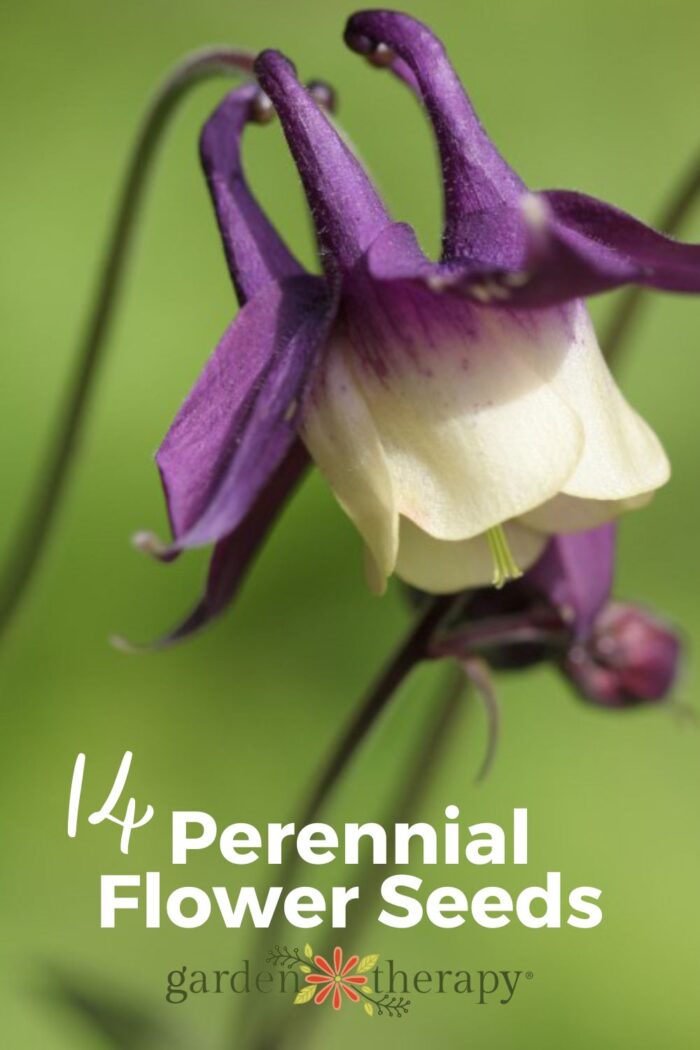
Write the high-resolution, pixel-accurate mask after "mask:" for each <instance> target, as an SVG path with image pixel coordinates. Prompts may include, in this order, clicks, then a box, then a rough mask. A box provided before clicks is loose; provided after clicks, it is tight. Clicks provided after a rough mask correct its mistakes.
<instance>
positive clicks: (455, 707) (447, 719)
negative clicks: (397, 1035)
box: [251, 665, 467, 1050]
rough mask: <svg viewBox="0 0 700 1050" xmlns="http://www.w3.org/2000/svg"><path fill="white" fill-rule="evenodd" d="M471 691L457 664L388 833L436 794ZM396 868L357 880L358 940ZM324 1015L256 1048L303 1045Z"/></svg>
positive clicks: (303, 1014) (277, 1031) (283, 1028)
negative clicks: (311, 1027) (303, 1038)
mask: <svg viewBox="0 0 700 1050" xmlns="http://www.w3.org/2000/svg"><path fill="white" fill-rule="evenodd" d="M466 687H467V678H466V675H465V674H464V671H463V669H462V668H461V667H460V666H454V665H451V666H450V667H449V671H448V676H447V681H446V682H442V683H441V686H440V692H439V695H438V696H437V697H436V698H435V700H434V704H433V707H434V717H433V718H431V721H430V725H429V727H428V729H427V732H425V733H421V737H420V740H419V742H418V745H417V746H416V747H415V749H414V752H413V754H412V755H411V756H410V757H409V760H408V762H407V766H406V770H405V772H404V774H403V776H402V779H401V782H400V784H399V785H398V787H397V790H396V792H395V795H394V797H393V799H392V800H391V803H390V804H389V805H388V806H387V810H386V814H385V818H384V820H383V822H382V823H383V826H384V827H386V828H387V829H392V832H393V829H394V828H395V825H396V824H398V823H399V822H400V821H402V820H405V821H409V820H410V819H411V816H412V814H413V813H414V812H415V810H416V807H417V806H418V805H419V804H420V802H421V800H422V799H423V798H425V796H426V794H427V793H428V791H429V790H430V786H431V784H432V782H433V779H434V777H435V774H436V772H437V771H438V770H439V768H440V764H441V761H442V758H443V756H444V753H445V750H446V748H447V746H448V744H449V742H450V741H451V740H452V738H453V735H454V731H455V724H456V722H457V718H458V715H459V714H460V712H461V711H463V710H464V709H465V703H464V694H465V689H466ZM392 841H393V840H392ZM389 855H391V847H389ZM390 868H391V865H390V864H389V863H387V864H383V865H376V866H375V865H373V864H372V863H371V861H366V862H365V863H364V864H363V865H362V867H361V869H360V871H359V873H358V874H357V876H356V879H355V881H356V882H357V885H358V886H360V888H361V892H362V897H361V900H360V901H359V902H358V904H360V905H362V906H361V907H359V908H358V909H356V910H355V912H354V913H353V921H352V923H351V928H352V934H353V936H354V937H357V932H358V930H359V929H360V928H361V927H362V924H363V922H364V921H366V919H367V916H368V915H369V913H370V908H369V903H370V901H371V900H372V899H373V898H374V896H375V895H376V893H377V891H378V888H379V886H380V885H381V883H382V881H383V880H384V879H385V878H386V876H387V872H388V871H389V870H390ZM349 928H350V926H349ZM331 947H332V946H331V945H330V943H329V944H328V945H326V946H325V947H324V948H322V950H321V954H322V955H323V954H326V955H327V954H329V952H330V950H331ZM318 1014H319V1012H318V1011H310V1010H304V1011H298V1012H297V1013H296V1014H294V1015H293V1018H292V1023H290V1019H289V1015H288V1014H285V1020H284V1021H283V1022H282V1023H279V1021H278V1020H277V1019H275V1020H273V1021H271V1022H270V1023H269V1024H268V1025H266V1026H265V1028H264V1030H263V1031H261V1033H260V1034H259V1035H258V1037H257V1038H255V1039H254V1041H253V1042H252V1044H251V1045H252V1050H283V1047H284V1046H286V1044H287V1041H288V1037H289V1036H292V1038H293V1039H295V1040H296V1041H299V1034H300V1030H302V1029H303V1031H304V1032H306V1031H307V1030H308V1027H309V1023H313V1022H314V1021H316V1020H317V1019H318Z"/></svg>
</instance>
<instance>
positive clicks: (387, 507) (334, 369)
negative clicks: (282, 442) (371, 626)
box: [301, 353, 399, 593]
mask: <svg viewBox="0 0 700 1050" xmlns="http://www.w3.org/2000/svg"><path fill="white" fill-rule="evenodd" d="M301 436H302V438H303V440H304V442H305V444H306V446H307V448H308V449H309V452H310V453H311V456H312V457H313V459H314V460H315V462H316V464H317V466H318V468H319V470H321V472H322V473H323V474H324V475H325V476H326V478H327V479H328V481H329V482H330V485H331V487H332V489H333V492H334V494H335V496H336V498H337V500H338V502H339V503H340V505H341V506H342V508H343V510H344V511H345V512H346V514H347V515H348V517H349V518H350V520H351V521H352V522H353V524H354V525H355V527H356V528H357V530H358V532H359V533H360V535H361V536H362V538H363V539H364V541H365V543H366V544H367V547H368V548H369V551H370V553H371V561H370V563H369V565H368V579H369V582H370V586H371V587H372V589H373V590H376V591H377V592H379V593H381V592H382V591H383V590H384V589H385V587H386V578H387V577H388V576H390V575H391V574H392V572H393V571H394V565H395V563H396V552H397V550H398V535H399V519H398V511H397V509H396V505H395V500H394V493H393V485H392V479H391V474H390V471H389V463H388V462H387V458H386V456H385V454H384V449H383V448H382V445H381V442H380V439H379V434H378V432H377V428H376V426H375V424H374V420H373V419H372V416H371V415H370V413H369V411H368V408H367V403H366V402H365V400H364V398H363V397H362V394H361V393H360V391H359V390H358V388H357V384H356V382H355V379H354V376H353V373H352V370H351V369H350V368H349V367H348V363H347V359H346V357H345V355H344V354H341V353H330V354H329V356H328V359H327V362H326V363H325V366H324V369H323V372H322V374H321V375H320V376H319V381H318V383H317V384H316V387H315V389H314V390H313V392H312V396H311V398H310V403H309V406H308V409H307V411H306V413H305V420H304V426H303V429H302V434H301Z"/></svg>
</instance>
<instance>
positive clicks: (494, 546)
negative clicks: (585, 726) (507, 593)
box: [486, 525, 522, 590]
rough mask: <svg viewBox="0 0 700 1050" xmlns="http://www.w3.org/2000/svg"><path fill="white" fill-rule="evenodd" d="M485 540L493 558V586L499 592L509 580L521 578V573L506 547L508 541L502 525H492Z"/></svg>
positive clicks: (508, 548)
mask: <svg viewBox="0 0 700 1050" xmlns="http://www.w3.org/2000/svg"><path fill="white" fill-rule="evenodd" d="M486 539H487V540H488V543H489V547H490V549H491V557H492V558H493V585H494V587H495V588H496V589H497V590H500V589H501V587H504V586H505V584H506V583H508V581H509V580H517V579H518V578H519V577H520V576H522V571H521V569H519V568H518V565H517V562H516V560H515V558H514V557H513V554H512V551H511V549H510V547H509V546H508V539H507V537H506V534H505V532H504V531H503V526H502V525H494V527H493V528H492V529H487V530H486Z"/></svg>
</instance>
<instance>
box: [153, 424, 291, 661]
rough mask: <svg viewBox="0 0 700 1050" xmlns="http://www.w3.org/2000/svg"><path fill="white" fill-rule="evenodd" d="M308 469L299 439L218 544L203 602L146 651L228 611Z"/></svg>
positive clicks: (171, 642) (179, 638) (163, 645)
mask: <svg viewBox="0 0 700 1050" xmlns="http://www.w3.org/2000/svg"><path fill="white" fill-rule="evenodd" d="M308 466H309V455H308V453H307V451H306V448H305V447H304V445H303V443H302V442H301V440H300V439H299V438H297V439H296V441H295V442H294V443H293V444H292V445H291V447H290V448H289V450H288V452H287V454H286V456H285V457H284V459H283V460H282V462H281V463H280V465H279V466H278V468H277V470H276V471H275V473H274V474H273V475H272V477H271V478H270V479H269V480H268V482H267V484H266V485H265V487H264V489H263V490H262V491H261V493H260V495H259V496H258V498H257V499H256V501H255V503H254V504H253V506H252V507H251V509H250V511H249V512H248V514H247V515H246V517H245V518H244V519H243V521H241V523H240V524H239V525H238V527H237V528H236V529H234V531H233V532H232V533H230V534H229V535H228V536H227V537H226V538H225V539H223V540H220V541H219V542H218V543H217V544H216V546H215V548H214V553H213V554H212V558H211V562H210V564H209V572H208V575H207V582H206V587H205V591H204V595H203V597H202V599H201V601H200V602H199V603H198V604H197V606H196V607H195V608H194V609H193V610H192V612H191V613H190V614H189V616H187V617H186V618H185V620H183V622H182V623H181V624H180V625H179V626H178V627H176V628H175V629H174V630H173V631H171V632H170V633H169V634H167V635H166V636H165V637H164V638H162V639H160V640H159V641H157V642H154V643H153V644H151V645H149V646H146V647H144V648H148V649H164V648H167V647H168V646H170V645H174V644H175V643H176V642H181V641H183V640H184V639H185V638H188V637H189V636H190V635H192V634H195V633H196V632H197V631H199V630H201V629H202V628H203V627H206V626H207V624H209V623H211V622H212V620H215V619H216V618H217V617H218V616H219V615H220V614H221V613H222V612H223V611H224V610H225V609H226V607H227V606H228V604H229V603H230V602H231V601H232V600H233V599H234V598H235V596H236V594H237V593H238V591H239V589H240V587H241V585H242V583H243V582H244V580H245V578H246V576H247V574H248V571H249V569H250V568H251V565H252V563H253V560H254V558H255V555H256V554H257V552H258V550H259V548H260V546H261V544H262V543H263V541H264V540H265V538H266V536H267V534H268V533H269V531H270V530H271V528H272V527H273V525H274V524H275V522H276V521H277V518H278V517H279V514H280V512H281V510H282V508H283V507H284V505H285V503H286V502H287V500H288V499H289V497H290V496H291V495H292V493H293V492H294V490H295V489H296V487H297V485H298V484H299V483H300V481H301V479H302V478H303V476H304V474H305V472H306V469H307V467H308Z"/></svg>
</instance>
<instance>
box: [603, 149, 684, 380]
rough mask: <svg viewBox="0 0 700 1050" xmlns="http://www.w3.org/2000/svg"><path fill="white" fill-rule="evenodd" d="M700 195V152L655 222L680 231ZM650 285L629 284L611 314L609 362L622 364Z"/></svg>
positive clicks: (605, 342) (671, 233) (665, 230)
mask: <svg viewBox="0 0 700 1050" xmlns="http://www.w3.org/2000/svg"><path fill="white" fill-rule="evenodd" d="M698 199H700V156H698V157H695V158H694V160H693V162H692V164H691V165H690V167H689V168H688V170H687V172H686V173H685V175H684V176H683V179H682V180H681V181H680V183H679V184H678V187H677V188H676V190H675V191H674V192H673V193H672V194H671V196H670V197H669V199H668V201H667V202H666V204H665V206H664V207H663V208H662V210H661V213H660V215H659V218H658V220H657V222H656V227H657V229H659V230H661V231H662V233H666V234H668V236H669V237H673V236H676V235H678V234H679V233H680V231H681V229H682V227H683V224H684V223H685V221H686V219H687V218H688V216H689V214H690V212H691V211H692V209H693V207H694V205H695V204H696V203H697V201H698ZM646 292H647V289H646V288H644V286H643V285H634V286H632V287H631V288H628V289H627V290H626V291H625V292H623V294H622V295H621V297H620V299H619V300H618V303H617V307H616V308H615V310H614V311H613V313H612V315H611V316H610V318H609V320H608V323H607V326H606V328H605V331H604V333H603V338H602V346H603V347H604V349H605V356H606V358H607V359H608V362H609V363H610V364H612V363H613V362H614V364H615V366H616V367H618V366H619V362H620V357H621V354H622V348H623V345H624V344H625V343H626V342H627V341H628V339H629V336H630V333H631V331H632V329H633V326H634V324H635V323H636V321H637V320H638V317H639V314H640V308H641V306H642V305H643V304H644V302H645V301H646Z"/></svg>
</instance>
